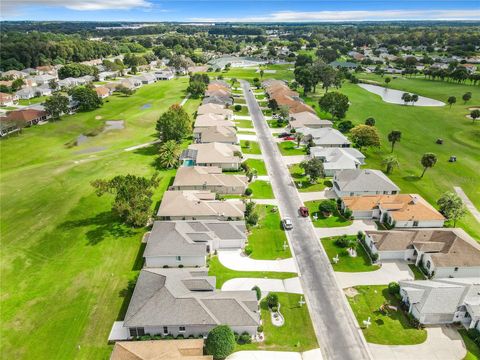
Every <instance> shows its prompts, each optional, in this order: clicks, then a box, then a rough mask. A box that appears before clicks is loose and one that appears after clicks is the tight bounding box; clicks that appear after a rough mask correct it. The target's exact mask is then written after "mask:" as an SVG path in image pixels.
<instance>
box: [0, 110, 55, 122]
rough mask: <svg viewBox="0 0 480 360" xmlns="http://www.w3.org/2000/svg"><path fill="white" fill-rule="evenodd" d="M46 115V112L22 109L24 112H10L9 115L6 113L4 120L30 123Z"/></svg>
mask: <svg viewBox="0 0 480 360" xmlns="http://www.w3.org/2000/svg"><path fill="white" fill-rule="evenodd" d="M46 115H47V112H46V111H42V110H36V109H24V110H15V111H10V112H9V113H7V116H6V117H5V118H6V120H12V121H25V122H27V121H32V120H35V119H38V118H41V117H43V116H46Z"/></svg>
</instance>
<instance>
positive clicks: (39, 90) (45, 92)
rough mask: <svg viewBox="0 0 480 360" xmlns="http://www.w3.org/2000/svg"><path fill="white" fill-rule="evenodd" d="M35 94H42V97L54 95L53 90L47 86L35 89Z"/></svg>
mask: <svg viewBox="0 0 480 360" xmlns="http://www.w3.org/2000/svg"><path fill="white" fill-rule="evenodd" d="M34 90H35V94H40V96H49V95H52V89H50V87H49V86H48V84H47V85H41V86H37V87H36V88H34Z"/></svg>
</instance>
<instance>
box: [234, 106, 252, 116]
mask: <svg viewBox="0 0 480 360" xmlns="http://www.w3.org/2000/svg"><path fill="white" fill-rule="evenodd" d="M232 110H233V114H234V115H240V116H248V115H249V112H248V107H247V106H246V105H243V106H242V108H241V109H240V110H238V111H237V110H235V107H234V106H232Z"/></svg>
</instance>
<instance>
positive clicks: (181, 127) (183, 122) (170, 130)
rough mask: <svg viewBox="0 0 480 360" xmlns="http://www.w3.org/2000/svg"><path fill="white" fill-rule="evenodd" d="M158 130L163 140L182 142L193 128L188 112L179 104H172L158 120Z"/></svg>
mask: <svg viewBox="0 0 480 360" xmlns="http://www.w3.org/2000/svg"><path fill="white" fill-rule="evenodd" d="M155 128H156V130H157V131H158V137H159V139H160V140H161V141H162V142H166V141H168V140H175V141H176V142H180V141H181V140H182V139H183V138H184V137H185V136H187V135H189V134H190V132H191V130H192V122H191V120H190V117H189V116H188V114H187V112H186V111H185V110H184V109H183V108H182V107H181V106H180V105H177V104H174V105H172V106H170V108H169V109H168V110H167V111H166V112H164V113H163V114H162V115H161V116H160V118H159V119H158V121H157V125H156V127H155Z"/></svg>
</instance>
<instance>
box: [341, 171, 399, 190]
mask: <svg viewBox="0 0 480 360" xmlns="http://www.w3.org/2000/svg"><path fill="white" fill-rule="evenodd" d="M334 181H335V183H336V185H337V186H338V188H339V189H340V191H350V192H355V191H399V190H400V188H399V187H398V186H397V185H396V184H395V183H394V182H393V181H392V180H390V179H389V178H388V177H387V176H386V175H385V174H384V173H383V172H381V171H380V170H372V169H364V170H360V169H357V170H342V171H339V172H338V173H337V174H336V175H335V179H334Z"/></svg>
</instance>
